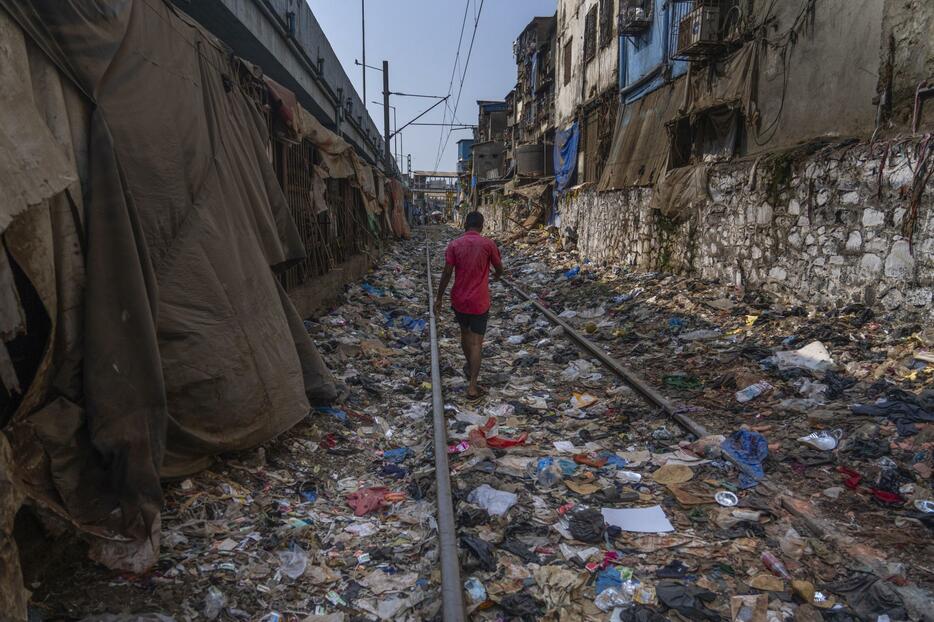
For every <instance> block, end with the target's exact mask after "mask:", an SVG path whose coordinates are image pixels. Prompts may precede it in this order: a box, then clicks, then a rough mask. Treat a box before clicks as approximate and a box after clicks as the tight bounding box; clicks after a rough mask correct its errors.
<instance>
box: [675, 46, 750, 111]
mask: <svg viewBox="0 0 934 622" xmlns="http://www.w3.org/2000/svg"><path fill="white" fill-rule="evenodd" d="M759 46H760V43H759V42H758V40H757V41H750V42H748V43H746V44H745V45H744V46H743V47H741V48H740V49H739V50H737V51H736V52H734V53H733V55H732V56H730V57H729V58H727V59H726V60H724V61H723V62H722V63H718V64H717V65H716V66H714V67H715V69H716V73H715V74H711V73H710V72H709V71H698V72H696V73H695V72H693V71H692V72H689V73H688V75H687V76H686V77H685V78H682V80H683V81H686V82H687V89H688V90H687V94H686V99H685V102H684V106H683V108H682V110H681V111H680V113H681V116H684V115H692V114H696V113H698V112H703V111H704V110H708V109H710V108H716V107H719V106H730V107H735V106H738V107H739V109H740V110H741V111H742V113H743V117H744V118H745V119H746V121H747V122H748V123H754V122H755V121H756V120H757V119H758V111H757V108H756V89H757V80H758V76H759V62H758V59H759V49H760V48H759ZM679 103H680V102H679Z"/></svg>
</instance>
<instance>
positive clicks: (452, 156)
mask: <svg viewBox="0 0 934 622" xmlns="http://www.w3.org/2000/svg"><path fill="white" fill-rule="evenodd" d="M307 2H308V4H309V5H310V6H311V9H312V11H313V12H314V14H315V17H316V18H317V19H318V22H319V23H320V24H321V28H322V29H324V33H325V35H327V37H328V40H329V41H330V42H331V45H332V46H333V48H334V51H335V52H336V53H337V57H338V58H339V59H340V61H341V63H342V64H343V66H344V71H346V72H347V75H348V76H350V79H351V81H352V82H353V84H354V87H356V89H357V92H358V93H361V91H362V89H361V85H362V77H363V76H362V74H361V68H360V67H358V66H356V65H354V59H360V58H361V54H360V52H361V38H360V0H307ZM481 2H482V5H483V9H482V11H481V12H480V21H479V25H478V26H477V37H476V41H475V42H474V47H473V54H472V55H471V57H470V65H469V67H468V69H467V76H466V79H465V80H464V88H463V93H462V94H461V97H460V104H459V106H458V108H457V120H458V121H459V122H462V123H476V122H477V104H476V101H477V100H478V99H503V98H504V97H505V96H506V93H508V92H509V91H510V90H511V89H512V87H513V86H515V83H516V65H515V60H514V58H513V55H512V42H513V41H514V40H515V38H516V36H517V35H518V34H519V33H520V32H521V31H522V29H523V28H525V26H526V24H528V23H529V21H531V19H532V18H533V17H535V16H537V15H554V12H555V6H556V4H557V3H556V1H555V0H366V61H367V64H368V65H373V66H375V67H379V66H380V65H381V64H382V61H383V60H388V61H389V79H390V84H389V89H390V90H391V91H397V92H404V93H420V94H425V95H446V94H447V93H448V87H449V85H450V84H451V73H452V69H453V67H454V57H455V55H456V54H457V43H458V35H459V34H460V31H461V22H462V20H463V17H464V10H465V8H467V7H468V6H469V8H468V9H467V11H468V13H467V24H466V26H465V28H464V38H463V41H462V42H461V56H460V61H459V62H458V68H457V72H456V75H455V78H454V84H453V85H451V86H450V88H451V90H452V94H451V99H450V100H449V102H450V106H451V108H453V107H454V103H455V100H456V98H457V91H458V85H459V84H460V76H461V74H462V72H463V70H464V61H465V60H466V56H467V50H468V48H469V46H470V36H471V33H472V32H473V23H474V17H475V16H476V14H477V11H478V10H479V9H480V5H481ZM382 85H383V76H382V73H380V72H379V71H373V70H367V78H366V91H367V99H368V100H369V101H368V102H367V106H368V109H369V111H370V116H371V117H372V118H373V120H374V121H375V122H376V125H377V127H379V128H381V129H382V127H383V111H382ZM377 100H378V101H379V102H380V103H379V104H374V103H372V102H374V101H377ZM432 103H433V100H429V99H420V98H409V97H396V96H393V97H392V98H391V99H390V104H392V105H393V106H396V107H397V109H396V118H397V119H398V122H399V125H400V126H401V125H403V124H404V123H406V122H408V121H409V120H411V119H412V118H413V117H415V116H416V115H417V114H418V113H420V112H422V111H423V110H425V109H426V108H427V107H428V106H430V105H431V104H432ZM443 109H444V105H443V104H442V105H441V106H438V107H437V108H435V109H434V110H432V111H431V112H430V113H428V114H427V115H425V116H424V117H422V119H420V120H419V121H425V122H433V123H440V122H441V120H442V116H443V115H444V110H443ZM450 117H451V113H450V111H449V112H448V113H447V122H450ZM391 122H392V118H391V117H390V123H391ZM442 131H443V133H442ZM447 133H448V128H440V127H409V128H406V129H405V130H404V131H403V132H402V149H403V153H411V154H412V168H413V169H420V170H424V169H432V168H434V166H435V162H436V156H437V154H438V148H439V138H440V139H441V144H443V143H444V138H445V137H446V136H447ZM470 136H471V133H470V132H469V131H464V130H461V131H455V132H453V133H452V134H451V138H450V140H449V141H448V145H447V148H446V149H445V150H444V152H443V154H442V156H441V161H440V164H439V165H438V169H439V170H446V171H453V170H455V164H456V161H457V155H456V153H455V143H456V142H457V140H459V139H461V138H469V137H470ZM394 152H395V151H394Z"/></svg>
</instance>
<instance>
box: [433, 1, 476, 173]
mask: <svg viewBox="0 0 934 622" xmlns="http://www.w3.org/2000/svg"><path fill="white" fill-rule="evenodd" d="M469 12H470V0H467V2H466V4H464V17H463V19H462V20H461V34H460V36H459V37H458V38H457V53H456V54H454V65H453V66H452V67H451V79H450V81H449V82H448V94H447V98H446V99H445V100H444V113H443V115H442V116H441V123H442V124H444V123H447V120H448V110H450V109H451V105H450V104H449V103H448V99H450V97H451V93H452V92H453V91H454V76H455V75H457V63H458V61H459V60H460V57H461V46H462V45H463V43H464V30H465V29H466V27H467V14H468V13H469ZM451 120H452V121H453V120H454V115H451ZM443 136H444V130H443V129H442V130H441V131H440V132H439V133H438V149H437V152H436V153H435V158H436V160H435V161H436V162H439V161H440V160H441V141H442V140H443ZM437 168H438V165H437V164H435V169H437Z"/></svg>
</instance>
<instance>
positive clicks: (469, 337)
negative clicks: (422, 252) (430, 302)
mask: <svg viewBox="0 0 934 622" xmlns="http://www.w3.org/2000/svg"><path fill="white" fill-rule="evenodd" d="M464 229H465V233H464V234H463V235H462V236H460V237H459V238H457V239H455V240H452V241H451V242H450V243H449V244H448V247H447V250H445V252H444V272H442V273H441V282H440V283H439V284H438V296H437V298H435V315H440V314H441V305H442V303H443V300H444V291H445V290H446V289H447V288H448V283H449V282H450V280H451V273H452V272H453V273H454V287H452V288H451V308H452V309H453V310H454V316H455V317H456V318H457V323H458V324H459V325H460V327H461V348H463V350H464V358H465V359H467V364H466V365H464V373H465V374H466V375H467V380H468V381H469V385H468V387H467V399H471V400H473V399H477V398H479V397H480V396H481V395H483V393H484V392H483V390H482V389H481V388H480V387H479V385H478V384H477V379H478V378H479V376H480V361H481V358H482V353H483V336H484V335H485V334H486V324H487V320H489V318H490V284H489V281H490V266H493V269H494V270H495V271H496V272H495V274H494V278H495V279H496V280H499V279H500V278H502V276H503V262H502V259H501V258H500V256H499V249H498V248H496V243H495V242H493V240H491V239H490V238H487V237H484V236H482V235H480V232H481V231H482V230H483V214H481V213H480V212H470V213H469V214H467V217H466V218H465V219H464Z"/></svg>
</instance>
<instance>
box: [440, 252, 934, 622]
mask: <svg viewBox="0 0 934 622" xmlns="http://www.w3.org/2000/svg"><path fill="white" fill-rule="evenodd" d="M437 238H438V236H437V235H429V237H428V239H427V240H426V246H425V262H426V276H427V285H428V303H429V317H430V322H429V323H430V331H431V335H430V336H431V355H432V393H433V399H432V405H433V412H434V448H435V468H436V470H437V481H438V494H439V498H438V530H439V539H440V551H441V555H440V557H441V567H442V597H443V601H444V602H443V614H444V617H443V619H444V620H445V621H460V620H464V619H465V609H464V603H465V599H464V594H463V589H462V579H461V569H460V563H459V559H458V551H457V525H456V522H455V518H454V508H453V500H452V499H451V483H450V474H449V465H448V455H447V447H448V439H447V423H446V420H445V415H444V396H443V394H442V382H441V371H440V370H441V364H440V354H439V346H438V331H437V318H435V316H434V311H433V308H434V304H433V303H434V288H435V282H434V280H433V277H432V272H431V260H432V258H431V243H432V241H435V240H437ZM503 283H504V284H505V286H506V287H507V288H508V290H509V291H510V292H512V294H513V295H515V297H516V298H517V299H519V300H523V301H525V302H527V303H529V304H530V305H531V306H532V307H534V308H535V309H536V310H537V311H538V312H539V313H541V314H542V316H544V317H545V318H547V319H548V321H549V322H550V323H551V324H553V325H554V326H559V327H561V329H562V334H563V336H565V337H566V338H567V339H568V340H569V341H571V342H572V343H573V344H574V345H575V346H576V347H577V348H578V349H579V350H581V351H582V352H585V353H587V354H589V355H591V356H592V357H594V358H595V359H596V360H598V361H599V362H600V363H601V364H602V365H603V366H604V367H605V368H606V369H607V370H609V371H611V372H612V373H613V374H615V375H616V376H617V377H618V378H619V379H620V380H621V381H622V382H623V383H625V384H626V385H628V386H629V387H630V388H631V389H633V391H634V392H635V393H636V394H637V395H638V396H639V397H640V398H641V399H642V400H643V401H644V402H645V403H647V404H649V405H651V406H652V407H653V408H656V409H658V410H659V411H660V412H662V413H664V414H665V415H666V417H667V418H668V419H670V420H671V421H672V422H674V423H676V424H677V425H678V426H680V427H681V428H683V429H684V430H685V431H687V432H689V433H690V434H692V435H694V436H695V437H697V438H703V437H705V436H708V435H709V434H711V432H710V431H709V430H708V429H707V428H706V427H705V426H703V425H701V424H700V423H698V422H697V421H695V420H694V419H692V418H691V417H689V416H688V415H687V414H686V413H685V412H684V409H683V407H681V406H679V405H677V404H674V403H673V402H671V401H670V400H668V399H667V398H665V397H664V396H663V395H662V394H661V393H660V392H659V391H658V390H657V389H656V388H654V387H652V386H651V385H650V384H649V383H648V382H646V381H645V380H644V379H643V378H642V377H640V376H639V374H637V373H636V372H634V371H633V370H631V369H629V368H628V367H626V366H625V365H623V364H622V363H621V362H620V361H618V360H617V359H615V358H613V357H612V356H610V355H609V354H608V353H607V352H606V351H605V350H603V348H601V347H600V346H598V345H596V344H595V343H593V342H592V341H590V340H589V339H587V337H585V336H584V335H583V334H581V333H580V332H579V331H577V330H575V329H574V328H573V327H572V326H570V325H569V324H568V323H567V322H565V321H564V320H562V319H561V318H560V317H558V315H556V314H555V313H553V312H552V311H551V310H550V309H548V308H547V307H546V306H544V305H543V304H542V303H541V302H540V301H539V300H538V299H537V298H536V297H534V296H532V295H530V294H529V293H527V292H525V291H524V290H523V289H522V288H521V287H520V285H519V284H518V283H516V282H515V281H514V280H512V279H503ZM723 457H724V458H725V459H727V460H729V461H730V462H732V463H733V464H734V465H735V466H736V467H737V469H738V470H740V471H741V472H744V473H746V474H747V475H754V474H753V473H751V472H750V471H749V469H748V467H747V465H745V464H744V463H742V462H740V461H737V460H736V459H734V458H732V457H731V456H729V455H726V454H724V455H723ZM757 479H759V486H760V487H761V490H763V491H765V492H766V493H768V494H769V495H770V497H771V498H772V499H773V500H775V501H776V502H777V504H778V505H779V506H780V507H781V508H783V509H784V510H786V511H787V512H788V514H789V515H791V516H794V517H796V518H798V519H800V520H802V521H803V522H804V523H806V524H807V525H808V527H809V529H810V530H811V531H813V532H814V533H815V534H817V535H819V536H820V537H821V538H822V539H824V540H825V541H826V542H828V543H829V544H831V545H832V546H833V547H834V548H835V549H836V550H837V551H839V552H840V553H841V554H843V555H844V556H846V557H849V558H850V559H852V560H853V561H855V562H858V563H859V564H860V565H862V566H863V567H865V568H868V569H869V570H870V571H871V572H872V573H874V574H876V575H877V576H878V577H880V578H882V579H885V578H887V573H888V572H889V569H888V567H887V565H886V564H885V563H884V562H883V561H882V560H880V559H878V558H876V557H874V556H872V554H871V552H867V551H865V550H863V549H862V548H861V547H860V546H859V545H858V544H857V543H856V542H855V541H854V540H853V539H852V538H850V537H848V536H847V535H846V531H845V530H844V529H840V528H839V526H837V525H835V524H834V522H833V521H831V520H828V519H826V518H824V517H822V516H819V515H816V514H814V513H812V512H810V511H809V510H808V504H807V502H805V501H802V500H801V499H798V498H796V497H795V495H794V494H793V493H792V492H791V491H789V490H787V489H786V488H784V487H782V486H781V485H779V484H778V483H776V482H775V481H772V480H771V479H770V478H768V477H765V478H757ZM899 591H900V592H902V595H903V597H905V598H911V599H913V600H916V602H923V601H924V600H925V599H930V597H931V596H930V594H929V593H928V592H927V591H926V590H924V589H923V588H919V587H916V586H913V585H908V586H901V587H899Z"/></svg>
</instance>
